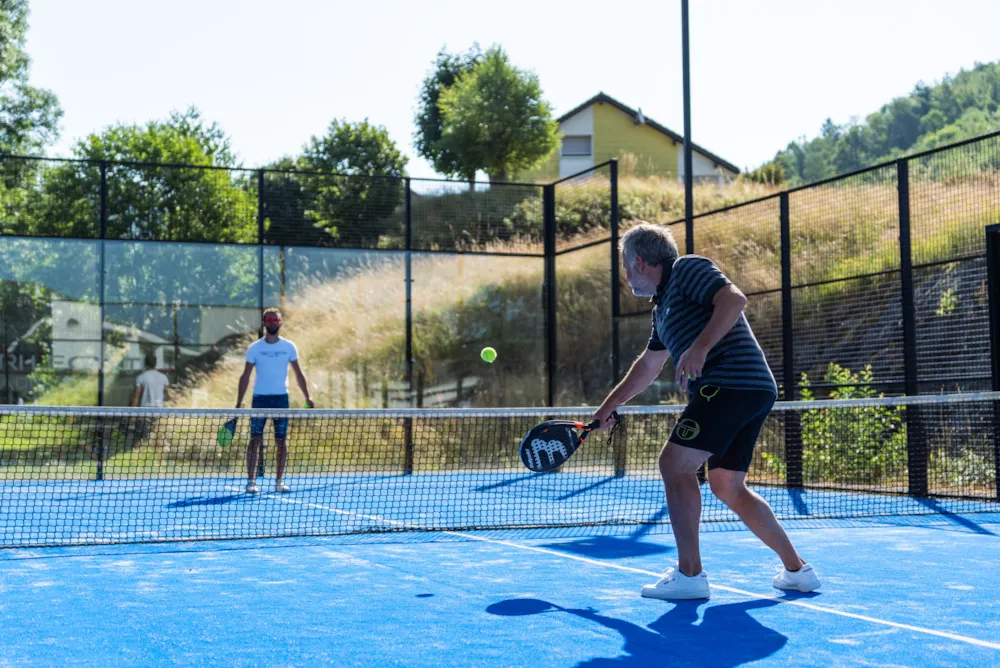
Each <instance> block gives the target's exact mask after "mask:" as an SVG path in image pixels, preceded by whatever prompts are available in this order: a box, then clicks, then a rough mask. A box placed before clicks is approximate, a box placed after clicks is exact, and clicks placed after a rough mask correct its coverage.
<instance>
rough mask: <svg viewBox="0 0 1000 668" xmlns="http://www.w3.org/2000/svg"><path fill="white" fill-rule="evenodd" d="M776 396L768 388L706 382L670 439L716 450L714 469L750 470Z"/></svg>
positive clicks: (712, 459)
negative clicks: (733, 388) (765, 421)
mask: <svg viewBox="0 0 1000 668" xmlns="http://www.w3.org/2000/svg"><path fill="white" fill-rule="evenodd" d="M774 400H775V396H774V394H772V393H771V392H768V391H767V390H731V389H729V388H724V387H717V386H715V385H702V386H701V387H700V388H698V392H696V393H695V394H694V396H692V397H691V399H690V401H689V402H688V405H687V408H685V409H684V412H683V413H682V414H681V417H680V419H679V420H678V421H677V424H676V425H675V426H674V431H673V433H672V434H670V442H671V443H676V444H677V445H683V446H685V447H688V448H696V449H698V450H704V451H705V452H710V453H712V456H711V457H709V458H708V468H710V469H726V470H727V471H743V472H744V473H746V472H747V471H749V470H750V462H751V461H752V460H753V448H754V445H755V444H756V443H757V435H758V434H760V428H761V427H762V426H764V420H766V419H767V414H768V413H770V412H771V407H772V406H774Z"/></svg>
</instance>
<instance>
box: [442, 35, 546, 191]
mask: <svg viewBox="0 0 1000 668" xmlns="http://www.w3.org/2000/svg"><path fill="white" fill-rule="evenodd" d="M438 105H439V107H440V109H441V115H442V118H443V120H444V131H443V133H442V136H441V142H440V143H441V145H442V146H443V147H445V148H446V149H447V150H449V151H452V152H453V153H454V154H455V155H456V156H458V158H459V160H460V161H461V162H462V164H463V165H464V169H465V170H466V171H473V170H479V169H482V170H483V171H485V172H486V173H487V174H488V175H489V177H490V181H491V182H496V181H504V180H508V178H509V177H510V176H511V175H512V174H515V173H517V172H518V171H521V170H525V169H530V168H531V167H534V166H535V165H537V164H538V163H540V162H542V161H543V160H544V159H545V158H546V157H547V156H548V155H549V154H550V153H551V152H552V151H553V150H555V149H556V147H557V146H558V144H559V136H558V123H556V121H555V120H554V119H553V118H552V107H551V105H550V104H549V103H548V102H546V101H545V100H544V99H543V98H542V88H541V86H540V85H539V82H538V77H537V76H536V75H535V74H534V73H532V72H526V71H523V70H519V69H517V68H515V67H514V66H512V65H511V64H510V60H509V58H508V57H507V54H506V53H504V51H503V49H501V48H500V47H498V46H495V47H492V48H491V49H490V50H489V51H487V52H486V53H485V54H484V56H483V59H482V61H481V62H479V63H478V64H476V66H475V67H474V68H473V69H472V71H471V72H469V73H466V74H462V75H460V76H459V77H458V79H457V80H456V81H455V83H454V85H452V86H450V87H448V88H446V89H445V90H444V91H442V92H441V97H440V99H439V101H438Z"/></svg>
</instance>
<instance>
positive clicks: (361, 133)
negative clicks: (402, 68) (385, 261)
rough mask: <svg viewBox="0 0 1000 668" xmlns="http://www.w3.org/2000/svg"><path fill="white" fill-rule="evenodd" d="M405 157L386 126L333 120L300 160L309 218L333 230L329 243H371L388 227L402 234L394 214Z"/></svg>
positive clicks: (398, 220) (398, 197) (316, 224)
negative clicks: (323, 134)
mask: <svg viewBox="0 0 1000 668" xmlns="http://www.w3.org/2000/svg"><path fill="white" fill-rule="evenodd" d="M406 162H407V159H406V156H404V155H403V154H402V153H401V152H400V151H399V149H398V148H397V147H396V144H395V142H393V141H392V139H391V138H390V137H389V132H388V131H387V130H386V129H385V128H384V127H382V126H375V125H371V124H370V123H369V122H368V119H365V120H364V121H362V122H360V123H349V122H347V121H346V120H334V121H333V122H331V123H330V127H329V129H328V130H327V133H326V135H325V136H323V137H312V138H310V140H309V142H308V143H307V144H306V146H305V149H304V155H303V156H302V157H301V158H300V159H299V162H298V164H299V168H300V169H301V170H303V173H302V174H301V175H299V177H298V178H299V181H300V182H301V184H302V190H303V193H304V195H305V197H306V202H307V205H308V208H307V209H306V211H305V215H306V219H307V220H308V221H310V222H311V223H312V224H313V225H314V226H315V227H318V228H320V229H322V230H325V231H326V232H327V233H328V234H329V236H330V242H331V243H330V245H341V246H353V247H371V246H375V245H378V244H379V243H380V241H385V240H384V239H382V237H383V236H385V235H386V234H387V233H389V232H391V233H393V235H394V236H396V237H400V236H401V235H402V219H401V218H400V217H397V216H394V215H393V214H394V213H395V212H396V210H397V207H399V206H400V205H401V204H402V202H403V193H404V187H403V180H402V177H403V176H404V175H405V171H404V169H405V167H406ZM315 172H334V173H335V174H333V175H331V174H329V173H326V174H317V173H315Z"/></svg>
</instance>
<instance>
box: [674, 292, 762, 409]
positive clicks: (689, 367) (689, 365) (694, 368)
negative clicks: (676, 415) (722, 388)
mask: <svg viewBox="0 0 1000 668" xmlns="http://www.w3.org/2000/svg"><path fill="white" fill-rule="evenodd" d="M746 305H747V298H746V297H745V296H744V295H743V293H742V292H740V289H739V288H737V287H736V286H735V285H733V284H732V283H729V284H727V285H724V286H723V287H721V288H719V290H718V292H716V293H715V296H713V297H712V318H711V319H710V320H709V321H708V324H707V325H705V329H703V330H702V331H701V334H699V335H698V338H696V339H695V340H694V343H692V344H691V346H690V347H689V348H688V349H687V350H685V351H684V354H683V355H681V358H680V359H679V360H677V376H676V380H677V382H678V383H680V384H681V390H683V391H684V392H687V385H688V380H697V379H698V378H699V377H700V376H701V371H702V369H703V368H704V367H705V358H706V357H707V356H708V352H709V351H710V350H711V349H712V348H713V347H715V344H717V343H718V342H719V341H721V340H722V337H724V336H725V335H726V334H727V333H728V332H729V330H731V329H732V328H733V325H735V324H736V321H737V320H739V318H740V314H741V313H743V308H744V307H745V306H746Z"/></svg>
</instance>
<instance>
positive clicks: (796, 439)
mask: <svg viewBox="0 0 1000 668" xmlns="http://www.w3.org/2000/svg"><path fill="white" fill-rule="evenodd" d="M778 211H779V213H778V216H779V226H780V228H781V369H782V374H781V375H782V395H781V398H782V399H783V400H784V401H795V400H796V399H797V398H798V392H797V391H796V386H797V383H796V380H795V339H794V334H793V319H792V224H791V216H790V214H789V206H788V193H787V192H783V193H781V194H780V195H779V196H778ZM802 482H803V481H802V424H801V422H800V420H799V414H798V413H795V412H794V411H793V412H790V413H789V414H788V417H787V418H786V419H785V484H786V485H787V486H788V487H802Z"/></svg>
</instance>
